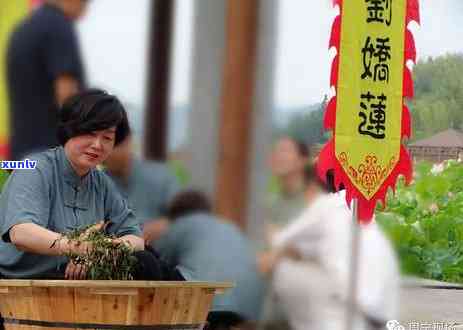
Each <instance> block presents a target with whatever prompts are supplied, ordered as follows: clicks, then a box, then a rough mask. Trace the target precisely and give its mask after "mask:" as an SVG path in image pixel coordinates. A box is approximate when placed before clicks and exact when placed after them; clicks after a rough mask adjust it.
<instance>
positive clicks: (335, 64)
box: [330, 55, 339, 90]
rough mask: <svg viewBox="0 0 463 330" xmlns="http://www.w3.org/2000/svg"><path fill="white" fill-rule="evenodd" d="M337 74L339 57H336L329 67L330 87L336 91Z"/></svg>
mask: <svg viewBox="0 0 463 330" xmlns="http://www.w3.org/2000/svg"><path fill="white" fill-rule="evenodd" d="M338 73H339V55H336V56H335V58H334V59H333V64H332V65H331V79H330V85H331V87H334V88H335V89H336V90H337V89H338Z"/></svg>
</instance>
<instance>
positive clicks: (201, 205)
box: [166, 190, 212, 221]
mask: <svg viewBox="0 0 463 330" xmlns="http://www.w3.org/2000/svg"><path fill="white" fill-rule="evenodd" d="M211 210H212V207H211V204H210V203H209V200H208V198H207V197H206V195H205V194H203V193H202V192H200V191H198V190H186V191H182V192H180V193H178V194H177V195H175V197H174V198H173V199H172V201H171V202H170V203H169V206H168V207H167V211H166V217H167V218H168V219H169V220H172V221H174V220H176V219H177V218H180V217H182V216H186V215H189V214H192V213H196V212H205V213H209V212H211Z"/></svg>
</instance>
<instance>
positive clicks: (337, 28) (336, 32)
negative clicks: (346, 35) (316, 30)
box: [328, 15, 341, 50]
mask: <svg viewBox="0 0 463 330" xmlns="http://www.w3.org/2000/svg"><path fill="white" fill-rule="evenodd" d="M340 42H341V15H338V16H336V18H335V19H334V22H333V25H332V27H331V36H330V44H329V47H328V49H331V48H332V47H335V48H336V49H337V50H339V45H340Z"/></svg>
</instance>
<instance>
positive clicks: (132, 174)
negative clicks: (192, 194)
mask: <svg viewBox="0 0 463 330" xmlns="http://www.w3.org/2000/svg"><path fill="white" fill-rule="evenodd" d="M104 164H105V166H106V172H107V174H109V176H110V177H111V178H112V179H113V181H114V182H115V184H116V186H117V187H118V188H119V190H120V192H121V193H122V195H123V196H124V197H125V198H127V199H128V201H129V204H130V206H131V207H132V208H133V209H134V211H135V214H136V217H137V221H138V223H139V224H140V225H141V226H142V227H143V235H144V238H145V240H146V241H148V242H149V241H152V240H153V239H155V238H156V236H155V235H156V233H157V231H159V230H162V228H163V227H164V226H166V225H167V220H166V219H165V218H163V216H164V215H165V212H166V209H167V205H168V203H169V202H170V201H171V199H172V198H173V196H174V195H175V194H176V193H178V192H179V190H180V186H179V184H178V182H177V179H176V177H175V176H174V175H173V174H172V173H171V172H170V170H169V168H168V167H167V166H166V165H165V164H162V163H159V162H154V161H148V160H141V159H139V158H137V157H136V156H135V155H134V152H133V145H132V136H131V135H129V136H128V137H127V138H126V139H125V140H124V141H123V142H122V143H121V144H119V145H118V146H116V147H115V148H114V151H113V152H112V153H111V155H110V156H109V157H108V158H107V159H106V161H105V163H104ZM152 220H157V221H152ZM158 227H159V228H158Z"/></svg>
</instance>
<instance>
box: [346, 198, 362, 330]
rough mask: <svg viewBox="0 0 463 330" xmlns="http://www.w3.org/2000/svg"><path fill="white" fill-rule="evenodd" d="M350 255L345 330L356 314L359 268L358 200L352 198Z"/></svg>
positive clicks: (352, 324) (351, 326) (353, 320)
mask: <svg viewBox="0 0 463 330" xmlns="http://www.w3.org/2000/svg"><path fill="white" fill-rule="evenodd" d="M352 220H353V221H352V230H351V255H350V272H349V292H348V296H347V305H346V330H353V329H354V324H355V319H356V316H357V314H358V313H357V286H358V268H359V245H360V235H361V233H360V225H359V223H358V200H357V199H354V200H352Z"/></svg>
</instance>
